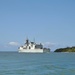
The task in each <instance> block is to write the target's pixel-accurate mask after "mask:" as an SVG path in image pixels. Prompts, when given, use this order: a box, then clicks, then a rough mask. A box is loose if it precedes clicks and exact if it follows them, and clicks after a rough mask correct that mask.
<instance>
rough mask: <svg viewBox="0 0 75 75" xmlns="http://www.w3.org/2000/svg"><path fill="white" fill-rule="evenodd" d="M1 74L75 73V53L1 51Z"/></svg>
mask: <svg viewBox="0 0 75 75" xmlns="http://www.w3.org/2000/svg"><path fill="white" fill-rule="evenodd" d="M0 75H75V53H47V54H46V53H44V54H30V53H29V54H25V53H18V52H0Z"/></svg>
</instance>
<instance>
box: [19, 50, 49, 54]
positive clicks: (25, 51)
mask: <svg viewBox="0 0 75 75" xmlns="http://www.w3.org/2000/svg"><path fill="white" fill-rule="evenodd" d="M19 52H20V53H23V52H24V53H49V52H50V50H48V49H47V50H46V49H19Z"/></svg>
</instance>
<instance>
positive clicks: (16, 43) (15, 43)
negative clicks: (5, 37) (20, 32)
mask: <svg viewBox="0 0 75 75" xmlns="http://www.w3.org/2000/svg"><path fill="white" fill-rule="evenodd" d="M9 45H11V46H19V43H18V42H9Z"/></svg>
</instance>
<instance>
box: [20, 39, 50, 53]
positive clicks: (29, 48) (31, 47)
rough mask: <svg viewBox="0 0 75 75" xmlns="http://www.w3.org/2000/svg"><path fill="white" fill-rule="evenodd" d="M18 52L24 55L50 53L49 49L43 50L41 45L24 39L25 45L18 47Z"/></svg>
mask: <svg viewBox="0 0 75 75" xmlns="http://www.w3.org/2000/svg"><path fill="white" fill-rule="evenodd" d="M19 52H25V53H43V52H50V49H49V48H43V45H42V44H41V43H40V44H36V43H35V42H30V41H29V40H28V39H26V43H25V44H24V45H23V46H20V47H19Z"/></svg>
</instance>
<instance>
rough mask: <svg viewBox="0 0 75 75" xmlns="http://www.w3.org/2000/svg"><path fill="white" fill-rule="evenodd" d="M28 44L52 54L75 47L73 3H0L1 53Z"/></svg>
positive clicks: (39, 0) (67, 0)
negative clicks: (26, 41)
mask: <svg viewBox="0 0 75 75" xmlns="http://www.w3.org/2000/svg"><path fill="white" fill-rule="evenodd" d="M26 38H29V39H30V41H33V40H34V39H35V41H36V42H37V43H40V42H41V43H42V44H43V45H44V46H46V47H49V48H50V49H51V51H54V50H55V49H57V48H63V47H68V46H70V47H71V46H75V0H0V51H18V47H19V46H20V45H23V44H24V43H25V40H26Z"/></svg>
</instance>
